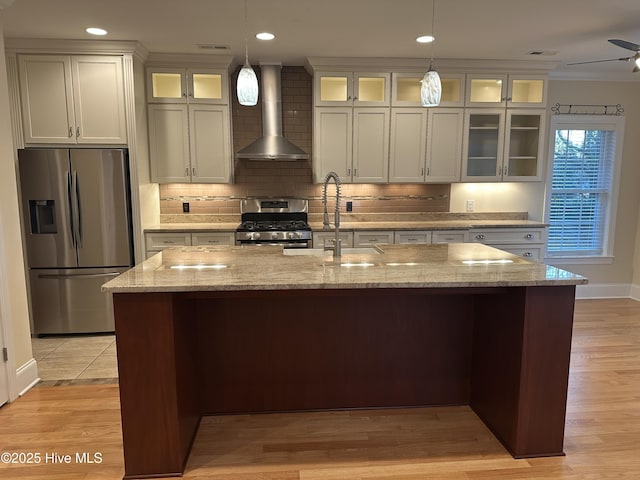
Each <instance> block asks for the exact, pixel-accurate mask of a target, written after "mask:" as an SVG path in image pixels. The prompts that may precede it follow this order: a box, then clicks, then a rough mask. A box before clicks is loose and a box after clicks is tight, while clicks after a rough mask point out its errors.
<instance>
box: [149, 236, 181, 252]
mask: <svg viewBox="0 0 640 480" xmlns="http://www.w3.org/2000/svg"><path fill="white" fill-rule="evenodd" d="M146 241H147V250H162V249H163V248H169V247H181V246H185V245H191V234H190V233H147V236H146Z"/></svg>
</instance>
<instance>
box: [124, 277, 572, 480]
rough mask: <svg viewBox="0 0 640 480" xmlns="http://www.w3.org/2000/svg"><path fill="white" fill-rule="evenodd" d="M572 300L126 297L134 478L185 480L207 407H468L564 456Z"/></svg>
mask: <svg viewBox="0 0 640 480" xmlns="http://www.w3.org/2000/svg"><path fill="white" fill-rule="evenodd" d="M283 298H286V300H287V301H286V302H283V301H282V299H283ZM574 298H575V285H553V286H525V287H477V288H476V287H470V288H461V287H456V288H409V289H402V288H380V289H362V288H361V289H358V288H354V289H333V290H332V289H317V290H314V289H299V290H273V291H259V290H257V291H210V292H176V293H163V292H149V293H118V292H115V293H114V295H113V301H114V308H115V318H116V336H117V345H118V368H119V376H120V398H121V411H122V430H123V443H124V457H125V478H127V479H129V478H145V477H161V476H180V475H181V474H182V472H183V470H184V468H185V465H186V462H187V459H188V456H189V452H190V449H191V445H192V442H193V440H194V438H195V434H196V431H197V429H198V425H199V422H200V418H201V417H202V416H203V415H216V414H230V413H248V412H252V413H255V412H275V411H296V410H319V409H349V408H384V407H407V406H432V405H467V404H468V405H470V406H471V408H472V409H473V410H474V411H475V412H476V414H477V415H478V416H479V417H480V418H481V419H482V420H483V421H484V423H485V424H486V425H487V426H488V427H489V428H490V429H491V431H492V432H493V433H494V435H495V436H496V437H497V438H498V439H499V440H500V441H501V442H502V444H503V445H504V446H505V448H506V449H507V450H508V451H509V452H510V453H511V455H513V456H514V457H516V458H519V457H537V456H552V455H562V454H563V451H562V449H563V438H564V422H565V409H566V399H567V383H568V374H569V357H570V350H571V332H572V324H573V308H574ZM283 305H286V306H283Z"/></svg>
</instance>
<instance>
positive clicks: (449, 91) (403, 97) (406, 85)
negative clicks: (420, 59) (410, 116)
mask: <svg viewBox="0 0 640 480" xmlns="http://www.w3.org/2000/svg"><path fill="white" fill-rule="evenodd" d="M423 76H424V73H402V72H400V73H396V72H394V73H393V74H392V84H391V105H392V106H394V107H420V106H422V100H421V97H420V90H421V87H422V83H420V82H421V80H422V77H423ZM440 83H441V84H442V97H441V99H440V105H439V106H440V107H461V106H463V105H464V92H465V75H464V74H452V73H440Z"/></svg>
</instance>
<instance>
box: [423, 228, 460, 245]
mask: <svg viewBox="0 0 640 480" xmlns="http://www.w3.org/2000/svg"><path fill="white" fill-rule="evenodd" d="M468 241H469V231H468V230H434V231H433V232H432V234H431V243H465V242H468Z"/></svg>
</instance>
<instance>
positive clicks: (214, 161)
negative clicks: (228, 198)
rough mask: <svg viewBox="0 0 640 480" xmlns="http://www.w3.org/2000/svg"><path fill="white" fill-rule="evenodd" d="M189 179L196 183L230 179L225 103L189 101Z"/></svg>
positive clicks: (229, 148) (219, 181) (227, 112)
mask: <svg viewBox="0 0 640 480" xmlns="http://www.w3.org/2000/svg"><path fill="white" fill-rule="evenodd" d="M189 138H190V146H191V148H190V153H191V155H190V159H191V179H192V181H193V182H199V183H229V182H230V180H231V147H230V135H229V110H228V108H227V107H226V106H215V105H189Z"/></svg>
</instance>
